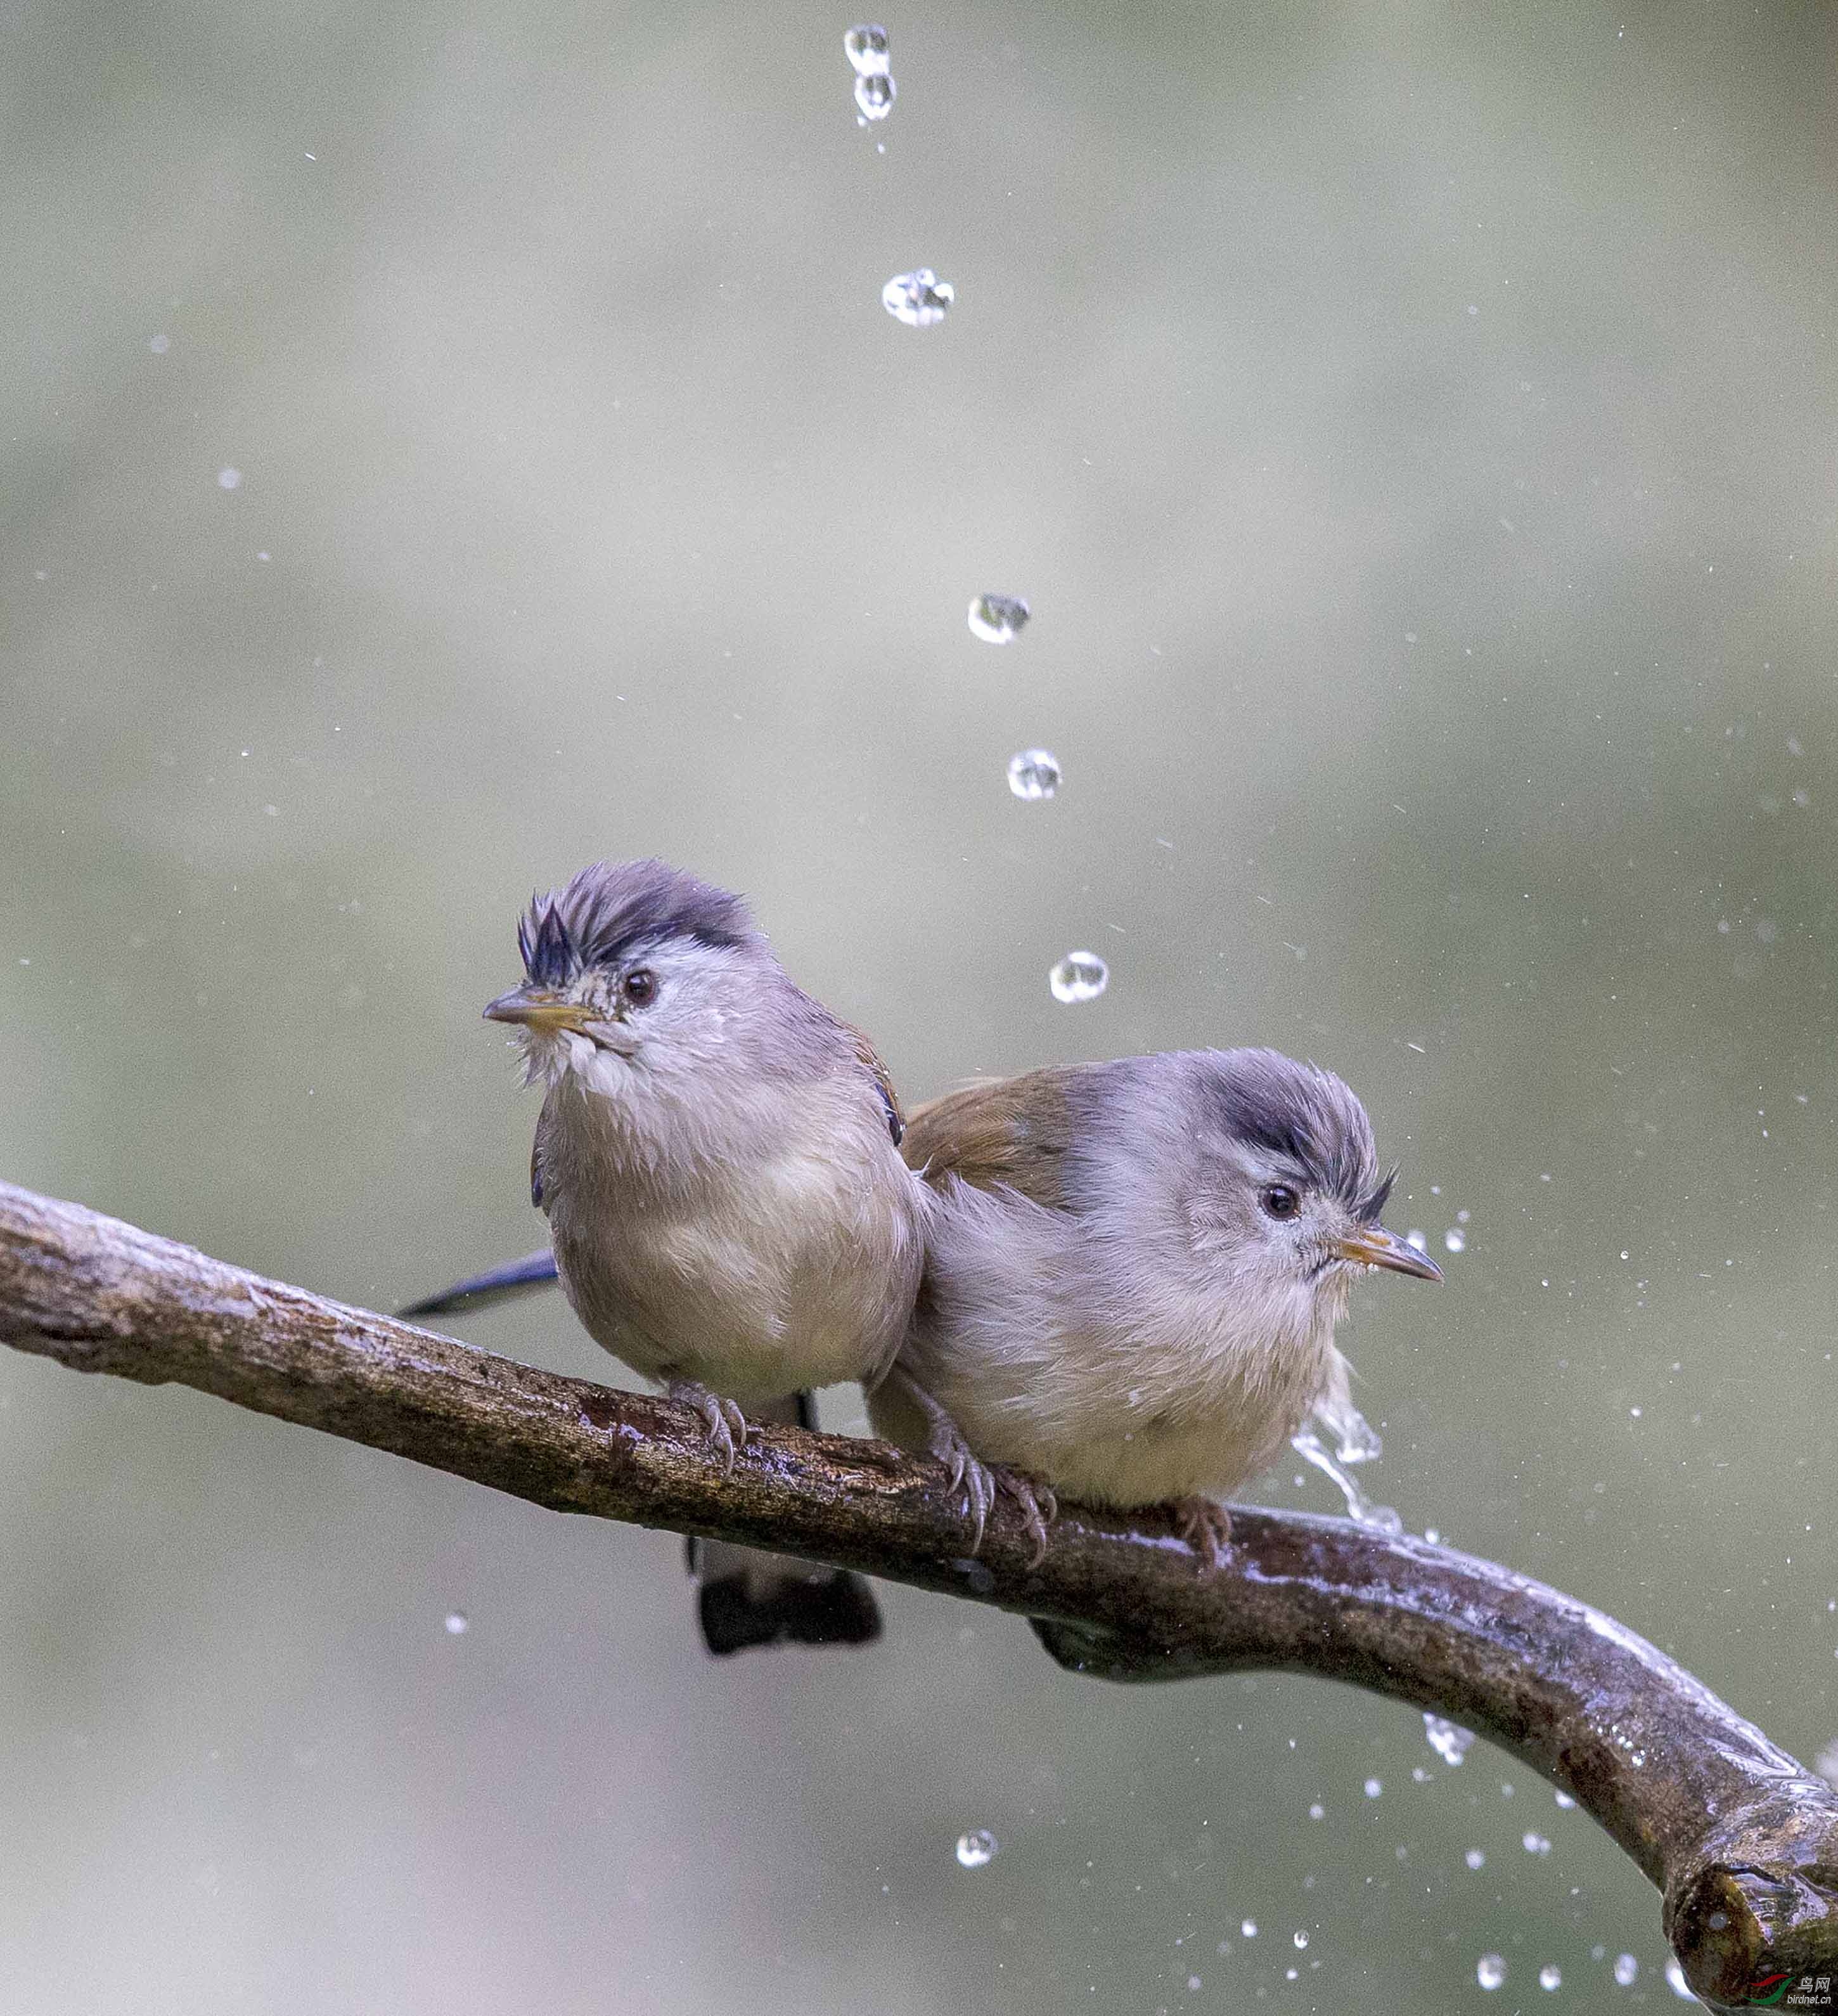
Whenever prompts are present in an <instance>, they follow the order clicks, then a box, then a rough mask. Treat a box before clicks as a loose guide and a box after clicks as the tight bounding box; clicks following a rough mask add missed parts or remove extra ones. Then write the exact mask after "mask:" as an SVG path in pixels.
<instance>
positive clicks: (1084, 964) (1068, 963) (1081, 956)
mask: <svg viewBox="0 0 1838 2016" xmlns="http://www.w3.org/2000/svg"><path fill="white" fill-rule="evenodd" d="M1047 985H1048V986H1049V987H1050V988H1052V990H1053V999H1055V1000H1056V1001H1063V1002H1066V1003H1068V1004H1070V1003H1073V1002H1075V1001H1095V1000H1096V999H1097V998H1098V996H1099V995H1100V994H1102V992H1104V990H1105V988H1107V987H1108V986H1109V985H1110V967H1107V966H1106V964H1105V963H1104V962H1103V960H1102V959H1100V958H1099V956H1098V955H1097V954H1096V953H1095V952H1068V953H1067V954H1066V956H1065V957H1064V958H1063V959H1061V960H1060V962H1059V964H1058V965H1057V966H1056V967H1054V968H1053V970H1052V972H1051V973H1049V974H1048V975H1047Z"/></svg>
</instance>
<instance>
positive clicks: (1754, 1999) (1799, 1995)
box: [1747, 1974, 1833, 2009]
mask: <svg viewBox="0 0 1838 2016" xmlns="http://www.w3.org/2000/svg"><path fill="white" fill-rule="evenodd" d="M1747 2006H1748V2007H1750V2008H1751V2009H1829V2008H1830V2007H1832V2006H1833V2004H1832V1977H1831V1975H1829V1974H1818V1975H1813V1974H1801V1975H1792V1974H1764V1975H1757V1977H1756V1978H1755V1979H1754V1980H1753V1981H1752V1982H1750V1983H1749V1993H1748V1996H1747Z"/></svg>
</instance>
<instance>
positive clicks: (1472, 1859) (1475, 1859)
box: [1462, 1848, 1487, 1869]
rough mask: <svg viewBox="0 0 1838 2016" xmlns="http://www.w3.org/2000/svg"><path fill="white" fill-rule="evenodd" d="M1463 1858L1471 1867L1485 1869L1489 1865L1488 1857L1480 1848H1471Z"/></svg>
mask: <svg viewBox="0 0 1838 2016" xmlns="http://www.w3.org/2000/svg"><path fill="white" fill-rule="evenodd" d="M1462 1860H1463V1861H1464V1862H1465V1863H1467V1865H1468V1867H1469V1868H1470V1869H1484V1868H1486V1867H1487V1857H1486V1856H1485V1855H1484V1854H1483V1853H1482V1852H1481V1851H1480V1849H1478V1848H1471V1849H1469V1851H1468V1852H1467V1853H1466V1855H1464V1856H1462Z"/></svg>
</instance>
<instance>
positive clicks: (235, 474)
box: [217, 469, 243, 490]
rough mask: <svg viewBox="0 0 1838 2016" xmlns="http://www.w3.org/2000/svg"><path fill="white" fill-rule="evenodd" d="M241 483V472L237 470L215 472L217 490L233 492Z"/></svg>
mask: <svg viewBox="0 0 1838 2016" xmlns="http://www.w3.org/2000/svg"><path fill="white" fill-rule="evenodd" d="M242 481H243V472H242V470H239V469H220V470H218V472H217V487H218V489H219V490H234V489H236V487H237V486H238V485H239V484H240V483H241V482H242Z"/></svg>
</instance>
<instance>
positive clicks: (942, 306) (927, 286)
mask: <svg viewBox="0 0 1838 2016" xmlns="http://www.w3.org/2000/svg"><path fill="white" fill-rule="evenodd" d="M956 299H957V290H956V289H955V287H953V286H952V285H951V283H950V282H949V281H948V280H941V279H939V277H938V275H937V274H936V273H934V272H933V271H932V269H931V268H930V266H915V268H913V270H912V272H910V273H896V274H895V275H894V277H893V279H890V281H889V282H888V283H887V285H886V286H884V287H883V288H882V290H881V306H882V307H883V308H885V309H886V310H887V312H888V314H889V315H891V316H892V317H893V318H894V320H895V321H896V322H905V325H906V326H907V327H908V329H930V328H931V327H932V326H933V323H935V322H942V321H944V318H945V315H946V314H947V313H948V311H949V309H950V307H951V303H952V302H953V301H955V300H956Z"/></svg>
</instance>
